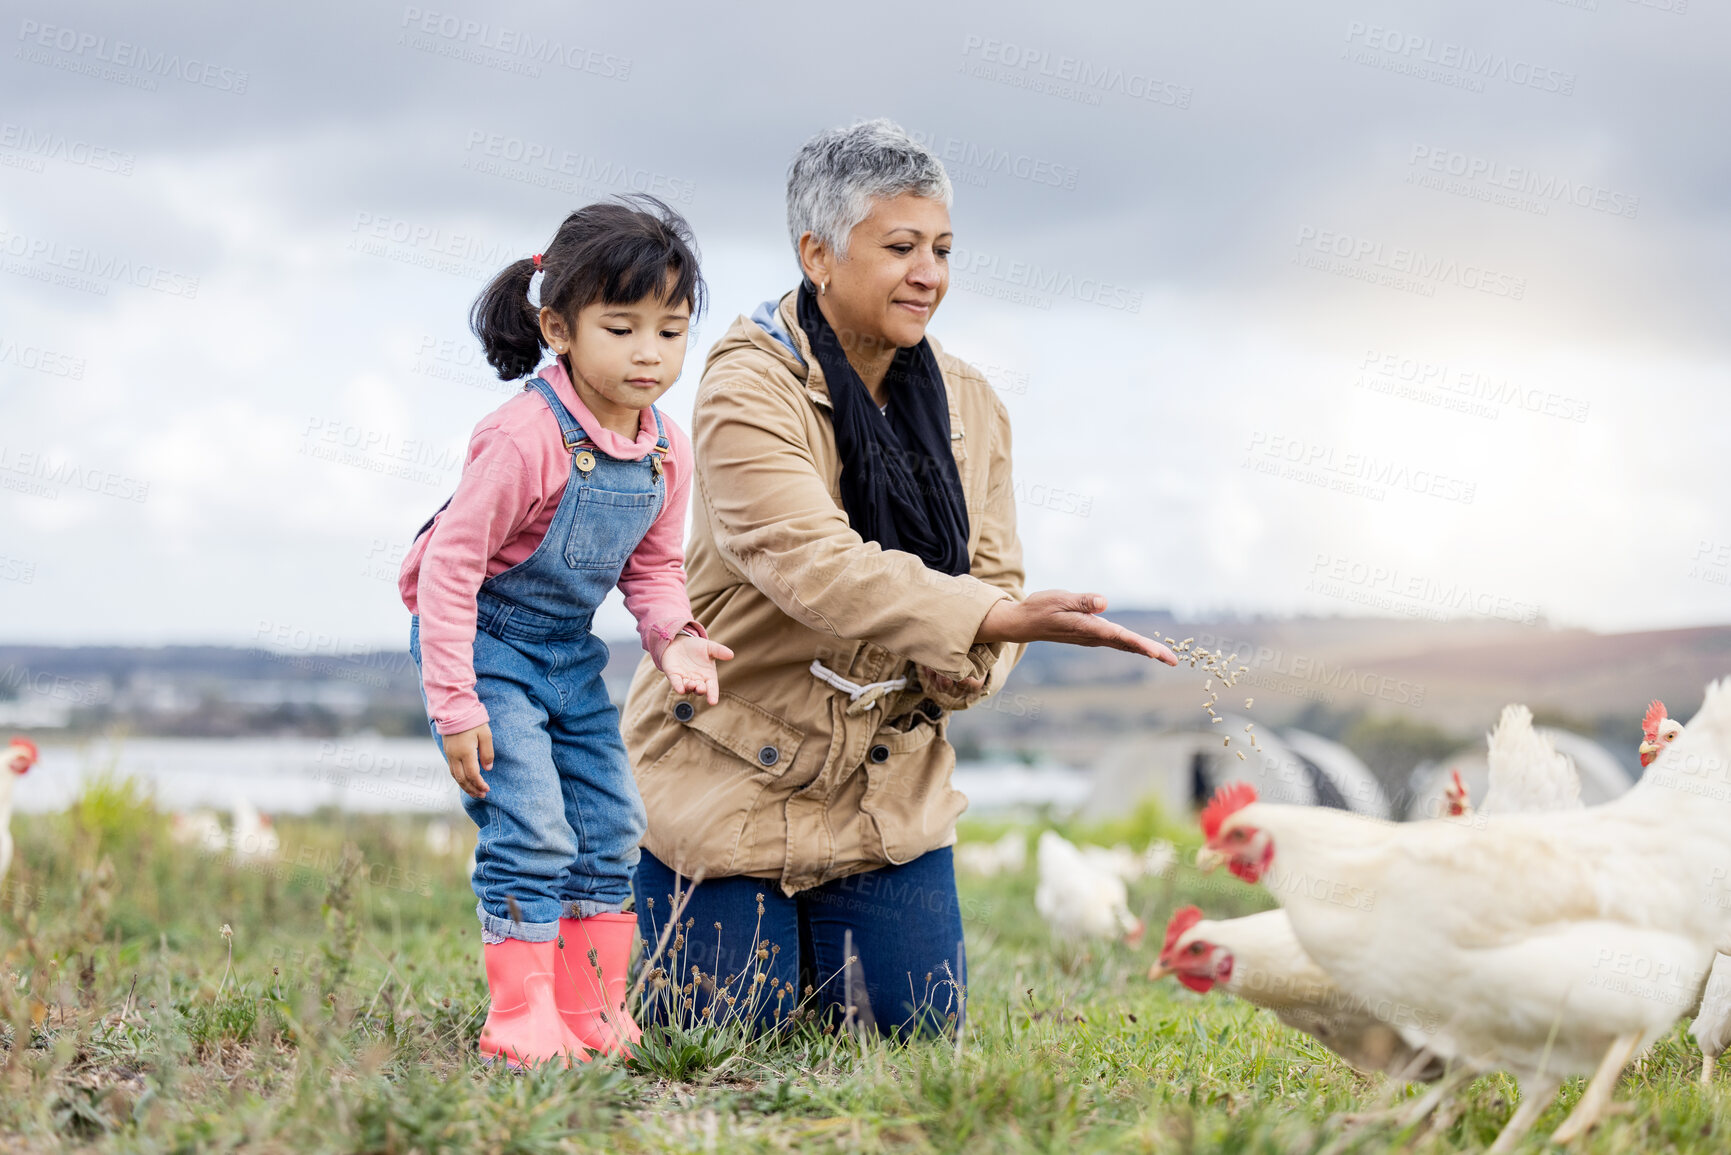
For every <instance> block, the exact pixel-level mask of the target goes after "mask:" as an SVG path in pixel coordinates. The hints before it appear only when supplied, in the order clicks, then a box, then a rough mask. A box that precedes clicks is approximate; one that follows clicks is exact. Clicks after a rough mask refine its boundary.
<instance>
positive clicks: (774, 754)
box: [757, 746, 781, 766]
mask: <svg viewBox="0 0 1731 1155" xmlns="http://www.w3.org/2000/svg"><path fill="white" fill-rule="evenodd" d="M757 760H758V761H759V762H762V763H763V764H764V765H765V766H774V765H775V764H776V763H777V762H779V761H781V751H780V750H777V749H776V748H775V747H774V746H765V747H764V748H763V749H761V750H759V751H758V752H757Z"/></svg>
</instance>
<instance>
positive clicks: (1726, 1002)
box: [1640, 698, 1731, 1085]
mask: <svg viewBox="0 0 1731 1155" xmlns="http://www.w3.org/2000/svg"><path fill="white" fill-rule="evenodd" d="M1682 732H1683V727H1682V725H1681V723H1679V722H1678V721H1677V719H1675V718H1673V717H1670V716H1669V714H1668V712H1667V711H1666V709H1665V703H1663V702H1661V701H1659V700H1658V699H1657V698H1655V699H1653V701H1652V702H1651V703H1649V704H1648V706H1647V714H1646V716H1645V717H1643V718H1642V719H1641V747H1640V755H1641V766H1642V768H1643V769H1645V768H1646V767H1648V766H1650V765H1652V763H1653V759H1655V758H1657V757H1658V756H1659V755H1660V753H1662V752H1663V751H1664V749H1665V747H1667V746H1669V745H1670V744H1671V743H1672V742H1673V741H1675V740H1676V738H1677V735H1679V734H1681V733H1682ZM1689 1034H1690V1035H1691V1036H1693V1037H1694V1039H1695V1045H1696V1046H1697V1047H1699V1048H1700V1050H1701V1082H1702V1084H1703V1085H1708V1084H1711V1083H1712V1082H1713V1071H1714V1068H1715V1067H1717V1066H1718V1064H1719V1056H1720V1055H1722V1054H1724V1053H1725V1048H1726V1046H1727V1045H1731V956H1727V955H1723V954H1721V955H1719V956H1718V957H1717V958H1715V959H1714V960H1713V969H1712V971H1711V972H1710V973H1709V974H1708V976H1707V985H1706V987H1705V988H1704V989H1703V990H1702V992H1701V1006H1700V1009H1699V1010H1698V1011H1697V1012H1696V1015H1695V1021H1694V1022H1692V1023H1690V1024H1689Z"/></svg>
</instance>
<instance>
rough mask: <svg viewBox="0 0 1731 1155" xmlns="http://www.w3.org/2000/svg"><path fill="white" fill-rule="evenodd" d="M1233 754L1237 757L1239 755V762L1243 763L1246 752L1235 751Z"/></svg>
mask: <svg viewBox="0 0 1731 1155" xmlns="http://www.w3.org/2000/svg"><path fill="white" fill-rule="evenodd" d="M1233 753H1234V754H1236V755H1238V760H1239V761H1240V762H1242V761H1244V751H1242V750H1234V751H1233Z"/></svg>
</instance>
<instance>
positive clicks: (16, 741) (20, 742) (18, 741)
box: [12, 734, 42, 763]
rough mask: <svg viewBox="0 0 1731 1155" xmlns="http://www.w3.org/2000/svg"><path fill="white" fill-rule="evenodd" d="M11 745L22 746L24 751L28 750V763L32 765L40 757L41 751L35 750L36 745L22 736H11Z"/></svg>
mask: <svg viewBox="0 0 1731 1155" xmlns="http://www.w3.org/2000/svg"><path fill="white" fill-rule="evenodd" d="M12 745H14V746H22V747H24V749H26V750H28V751H29V752H30V761H31V762H32V763H35V762H36V760H37V759H39V758H41V757H42V751H40V750H38V749H37V748H36V743H34V742H32V741H31V740H30V739H28V738H26V737H25V736H24V735H22V734H14V735H12Z"/></svg>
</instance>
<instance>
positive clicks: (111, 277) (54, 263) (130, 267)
mask: <svg viewBox="0 0 1731 1155" xmlns="http://www.w3.org/2000/svg"><path fill="white" fill-rule="evenodd" d="M0 255H4V256H7V257H14V258H17V259H18V260H21V261H23V262H25V264H24V265H23V266H20V267H19V268H16V269H14V268H8V269H7V271H8V272H16V273H19V274H21V275H24V276H30V275H32V273H31V269H32V268H34V269H35V270H36V271H37V273H39V274H41V275H39V276H37V279H39V280H47V279H49V276H48V275H49V274H50V273H51V271H52V270H60V271H62V272H64V273H69V274H72V275H73V276H75V277H93V278H95V281H94V282H87V283H83V284H77V285H73V286H72V287H74V288H85V289H89V288H94V289H95V290H97V291H99V292H100V293H102V294H104V295H105V294H106V293H107V291H108V290H107V284H109V283H114V284H127V285H135V286H137V287H138V288H140V289H151V290H153V291H155V292H158V293H167V294H168V295H169V296H171V297H185V298H187V299H188V300H191V299H192V298H195V297H197V296H198V278H197V277H191V276H187V275H186V274H185V273H177V272H175V271H174V270H173V269H165V268H163V267H162V266H161V265H152V264H149V263H147V262H144V261H133V260H129V259H128V258H126V257H121V256H117V255H115V254H114V253H104V252H102V251H101V250H99V249H93V248H90V247H88V246H85V245H62V244H61V243H60V242H59V241H57V240H53V239H51V238H48V237H39V236H30V235H29V234H27V233H18V232H13V231H12V230H10V229H6V228H0Z"/></svg>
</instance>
